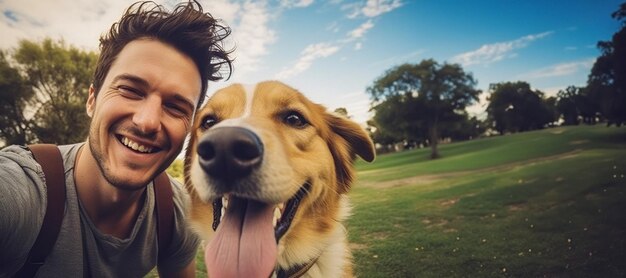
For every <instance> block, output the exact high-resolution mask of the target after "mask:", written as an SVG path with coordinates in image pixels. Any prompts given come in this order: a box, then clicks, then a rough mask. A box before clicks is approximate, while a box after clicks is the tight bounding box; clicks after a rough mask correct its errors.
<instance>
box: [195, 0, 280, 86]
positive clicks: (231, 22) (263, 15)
mask: <svg viewBox="0 0 626 278" xmlns="http://www.w3.org/2000/svg"><path fill="white" fill-rule="evenodd" d="M202 4H203V6H204V7H206V10H207V11H209V12H210V13H211V14H212V15H213V16H214V17H216V18H221V19H223V20H224V21H225V22H226V24H227V25H228V26H229V27H230V28H231V29H232V33H231V36H230V37H229V38H228V39H227V46H226V48H227V49H230V48H232V47H235V52H234V54H233V57H234V58H235V61H234V69H235V70H234V72H233V77H232V78H233V79H234V80H236V79H242V78H243V77H244V76H245V75H246V74H248V73H250V72H255V71H258V70H259V69H260V65H261V59H262V58H263V57H264V56H265V55H267V54H268V46H269V45H271V44H273V43H274V42H275V41H276V35H275V31H274V30H272V29H271V28H270V27H269V22H270V20H271V13H270V11H269V9H268V7H267V3H266V2H264V1H254V2H252V1H249V2H244V3H241V4H240V3H235V2H230V1H227V0H219V1H215V0H211V1H209V0H206V1H205V3H202Z"/></svg>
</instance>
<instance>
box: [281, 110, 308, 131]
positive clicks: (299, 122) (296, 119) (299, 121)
mask: <svg viewBox="0 0 626 278" xmlns="http://www.w3.org/2000/svg"><path fill="white" fill-rule="evenodd" d="M283 122H284V123H285V124H287V125H289V126H292V127H295V128H304V127H306V126H307V125H308V124H309V122H308V121H307V120H306V119H305V118H304V116H302V114H300V113H298V112H296V111H291V112H289V113H287V114H286V115H285V117H284V118H283Z"/></svg>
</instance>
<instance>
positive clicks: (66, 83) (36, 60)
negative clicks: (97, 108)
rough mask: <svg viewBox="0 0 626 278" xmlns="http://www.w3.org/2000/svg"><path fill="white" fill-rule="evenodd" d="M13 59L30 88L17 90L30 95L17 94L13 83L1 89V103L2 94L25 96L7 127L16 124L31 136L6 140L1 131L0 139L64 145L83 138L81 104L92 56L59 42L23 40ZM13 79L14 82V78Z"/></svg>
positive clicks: (84, 123)
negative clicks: (28, 92)
mask: <svg viewBox="0 0 626 278" xmlns="http://www.w3.org/2000/svg"><path fill="white" fill-rule="evenodd" d="M13 60H14V61H15V67H14V70H16V71H17V72H18V73H19V75H20V76H21V78H22V79H23V80H22V81H23V83H22V84H27V85H28V86H27V87H30V88H29V89H26V88H22V89H24V90H32V91H34V93H33V94H31V95H28V94H26V93H20V91H18V90H17V89H16V88H15V87H7V88H4V87H3V88H2V92H1V94H2V96H3V101H5V100H9V99H10V98H8V97H7V98H6V99H5V96H18V95H23V96H25V98H24V99H23V100H21V101H22V102H23V103H27V105H26V106H25V107H22V108H19V111H16V112H15V115H13V117H15V119H16V121H18V122H19V123H9V124H8V125H10V126H11V128H14V129H16V127H18V126H21V127H23V128H24V129H26V131H25V134H32V136H31V137H28V136H26V137H23V138H21V139H18V140H17V141H14V140H13V139H10V138H8V137H9V135H10V134H4V132H3V134H2V137H3V138H2V139H3V140H5V141H7V143H8V142H9V141H11V143H19V144H25V143H35V142H46V143H54V144H67V143H74V142H79V141H82V140H85V138H86V137H87V133H88V128H89V118H88V117H87V114H86V111H85V103H86V100H87V96H88V89H89V85H90V83H91V76H92V74H93V71H94V69H95V64H96V60H97V54H96V53H94V52H87V51H83V50H80V49H77V48H75V47H72V46H69V47H68V46H66V45H65V43H64V42H63V41H58V42H55V41H53V40H51V39H45V40H43V41H42V42H32V41H27V40H23V41H21V42H20V43H19V46H18V47H17V49H16V50H15V52H14V54H13ZM14 79H15V78H14ZM14 82H18V81H17V79H15V81H14ZM16 84H17V83H16ZM26 96H27V97H26ZM27 110H28V111H29V112H27ZM17 114H19V115H17Z"/></svg>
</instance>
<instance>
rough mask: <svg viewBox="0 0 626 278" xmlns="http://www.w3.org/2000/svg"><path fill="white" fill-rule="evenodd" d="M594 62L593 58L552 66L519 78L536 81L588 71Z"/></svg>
mask: <svg viewBox="0 0 626 278" xmlns="http://www.w3.org/2000/svg"><path fill="white" fill-rule="evenodd" d="M594 62H595V58H591V59H586V60H582V61H576V62H569V63H561V64H556V65H552V66H549V67H546V68H542V69H538V70H535V71H531V72H529V73H525V74H522V75H520V76H519V77H520V78H523V79H538V78H547V77H556V76H566V75H571V74H574V73H576V72H578V71H580V70H584V71H588V70H589V69H591V67H592V66H593V63H594Z"/></svg>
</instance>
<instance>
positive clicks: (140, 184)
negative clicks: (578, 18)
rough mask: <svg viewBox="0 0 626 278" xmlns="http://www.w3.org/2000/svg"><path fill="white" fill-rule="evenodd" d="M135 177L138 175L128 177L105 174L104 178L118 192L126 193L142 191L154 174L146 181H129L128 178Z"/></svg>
mask: <svg viewBox="0 0 626 278" xmlns="http://www.w3.org/2000/svg"><path fill="white" fill-rule="evenodd" d="M137 176H138V174H135V175H132V174H128V175H119V176H115V175H111V174H105V175H104V178H105V179H106V180H107V182H109V183H110V184H111V185H112V186H113V187H115V188H117V189H119V190H123V191H128V192H134V191H138V190H143V189H144V188H146V186H147V185H148V184H149V183H150V182H151V181H152V180H153V179H154V174H153V175H151V176H150V177H149V178H146V179H129V177H137ZM122 177H123V178H122Z"/></svg>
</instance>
